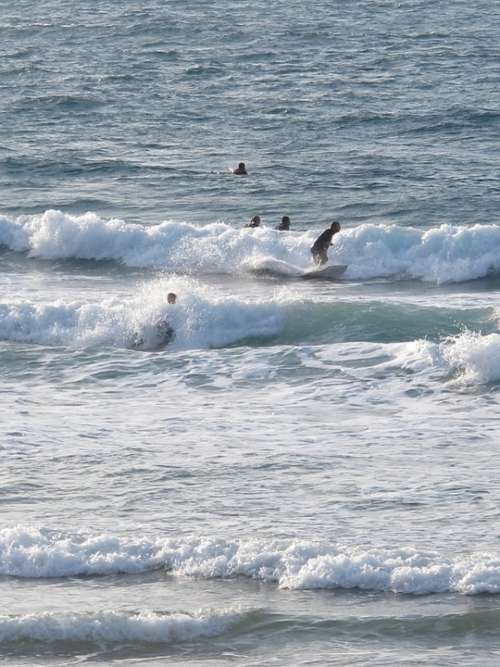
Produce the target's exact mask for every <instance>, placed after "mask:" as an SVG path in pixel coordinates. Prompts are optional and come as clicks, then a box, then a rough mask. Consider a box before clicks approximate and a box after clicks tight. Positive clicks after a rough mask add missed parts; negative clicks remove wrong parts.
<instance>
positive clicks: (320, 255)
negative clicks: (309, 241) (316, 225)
mask: <svg viewBox="0 0 500 667" xmlns="http://www.w3.org/2000/svg"><path fill="white" fill-rule="evenodd" d="M335 234H337V230H335V229H331V227H329V228H328V229H325V231H324V232H323V233H322V234H320V235H319V236H318V238H317V239H316V241H314V243H313V245H312V247H311V253H312V256H313V260H314V262H315V263H316V264H318V265H319V266H321V265H322V264H326V263H327V262H328V248H329V247H330V246H331V245H332V238H333V236H334V235H335Z"/></svg>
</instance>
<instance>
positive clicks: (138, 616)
mask: <svg viewBox="0 0 500 667" xmlns="http://www.w3.org/2000/svg"><path fill="white" fill-rule="evenodd" d="M242 616H243V614H242V613H239V612H238V611H235V610H223V611H220V612H215V611H210V610H208V611H198V612H195V613H194V614H186V613H171V614H169V613H158V612H152V611H140V612H137V613H133V612H120V611H102V612H97V613H87V614H83V613H59V614H58V613H51V612H44V613H38V614H25V615H16V616H14V615H9V616H7V615H0V642H12V641H18V640H28V641H42V642H61V641H85V642H110V643H112V642H127V641H135V642H148V643H172V642H179V641H187V640H193V639H197V638H200V637H214V636H217V635H221V634H223V633H224V632H226V630H227V629H228V628H230V627H231V626H233V625H235V624H236V623H238V622H239V621H240V620H241V618H242Z"/></svg>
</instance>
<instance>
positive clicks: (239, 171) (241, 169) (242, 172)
mask: <svg viewBox="0 0 500 667" xmlns="http://www.w3.org/2000/svg"><path fill="white" fill-rule="evenodd" d="M233 174H235V175H236V176H248V171H247V168H246V166H245V163H244V162H240V163H239V165H238V167H237V168H236V169H233Z"/></svg>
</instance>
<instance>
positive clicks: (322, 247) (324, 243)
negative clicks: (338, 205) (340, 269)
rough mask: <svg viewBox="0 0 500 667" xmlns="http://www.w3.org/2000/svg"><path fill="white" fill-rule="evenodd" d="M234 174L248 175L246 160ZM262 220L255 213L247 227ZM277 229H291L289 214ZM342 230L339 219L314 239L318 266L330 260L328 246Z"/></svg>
mask: <svg viewBox="0 0 500 667" xmlns="http://www.w3.org/2000/svg"><path fill="white" fill-rule="evenodd" d="M233 174H235V175H236V176H248V171H247V168H246V165H245V163H244V162H240V163H239V164H238V166H237V167H236V169H233ZM261 225H262V221H261V219H260V215H254V216H253V218H252V219H251V220H250V222H247V224H246V225H245V227H250V228H255V227H261ZM275 229H278V230H279V231H280V232H288V231H290V218H289V217H288V215H284V216H283V217H282V218H281V222H280V223H279V225H277V226H276V227H275ZM339 232H340V225H339V223H338V222H337V221H333V222H332V223H331V225H330V227H328V229H325V231H324V232H322V233H321V234H320V235H319V236H318V238H317V239H316V240H315V241H314V243H313V244H312V246H311V255H312V258H313V262H314V263H315V264H316V265H317V266H323V264H326V263H327V262H328V248H329V247H330V246H331V245H332V238H333V237H334V236H335V234H338V233H339Z"/></svg>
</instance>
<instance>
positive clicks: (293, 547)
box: [0, 526, 500, 595]
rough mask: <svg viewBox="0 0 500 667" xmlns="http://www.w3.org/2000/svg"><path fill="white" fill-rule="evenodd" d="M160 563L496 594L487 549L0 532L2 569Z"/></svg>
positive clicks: (191, 572)
mask: <svg viewBox="0 0 500 667" xmlns="http://www.w3.org/2000/svg"><path fill="white" fill-rule="evenodd" d="M160 568H162V569H166V570H168V571H170V572H171V573H172V574H173V575H177V576H189V577H201V578H208V579H210V578H227V577H239V576H241V577H250V578H253V579H258V580H260V581H265V582H271V583H275V584H277V585H278V586H279V587H280V588H284V589H328V588H331V589H335V588H340V589H351V588H358V589H363V590H372V591H392V592H394V593H405V594H430V593H443V592H454V593H461V594H466V595H473V594H479V593H500V556H498V555H496V554H491V553H484V552H479V553H472V554H469V555H463V556H456V557H453V558H448V557H445V556H443V555H441V554H439V553H435V552H421V551H418V550H416V549H412V548H391V549H376V548H369V547H366V546H340V545H332V544H325V543H319V542H307V541H302V540H269V541H264V540H257V539H256V540H233V541H230V540H216V539H211V538H201V537H182V538H179V539H173V538H156V539H151V538H146V537H145V538H138V539H127V538H119V537H115V536H112V535H98V536H85V535H66V534H65V535H62V534H59V533H52V532H49V531H45V530H39V529H36V528H27V527H22V526H18V527H16V528H10V529H3V530H1V531H0V574H1V575H4V576H16V577H31V578H41V577H73V576H92V575H109V574H119V573H123V574H130V573H138V572H147V571H151V570H155V569H160Z"/></svg>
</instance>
